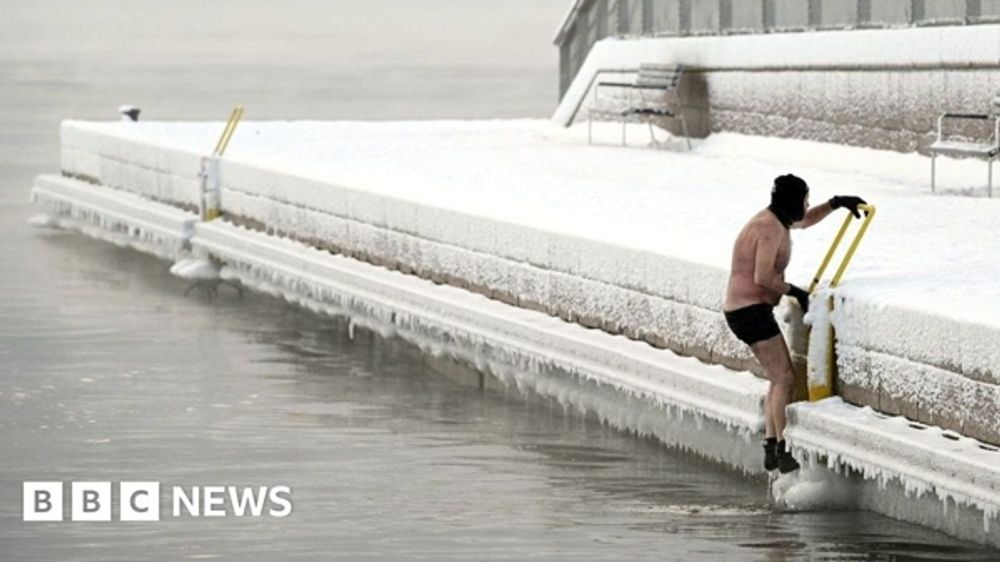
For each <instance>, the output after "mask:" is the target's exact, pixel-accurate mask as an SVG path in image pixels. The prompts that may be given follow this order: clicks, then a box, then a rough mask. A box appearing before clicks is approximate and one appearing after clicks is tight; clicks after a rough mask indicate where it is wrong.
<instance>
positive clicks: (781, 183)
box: [767, 174, 809, 228]
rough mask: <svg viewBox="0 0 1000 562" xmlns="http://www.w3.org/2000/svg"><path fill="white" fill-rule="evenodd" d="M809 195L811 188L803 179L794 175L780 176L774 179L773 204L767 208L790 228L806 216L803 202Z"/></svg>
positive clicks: (772, 189)
mask: <svg viewBox="0 0 1000 562" xmlns="http://www.w3.org/2000/svg"><path fill="white" fill-rule="evenodd" d="M807 195H809V186H808V185H806V182H805V181H804V180H803V179H802V178H800V177H798V176H793V175H792V174H785V175H783V176H778V177H776V178H774V187H772V188H771V204H770V205H769V206H768V207H767V208H768V209H769V210H770V211H771V212H772V213H774V215H775V216H776V217H778V220H779V221H781V224H783V225H785V228H788V227H789V226H791V225H792V223H794V222H798V221H800V220H802V219H803V218H804V217H805V216H806V212H805V209H804V207H803V202H804V201H805V200H806V196H807Z"/></svg>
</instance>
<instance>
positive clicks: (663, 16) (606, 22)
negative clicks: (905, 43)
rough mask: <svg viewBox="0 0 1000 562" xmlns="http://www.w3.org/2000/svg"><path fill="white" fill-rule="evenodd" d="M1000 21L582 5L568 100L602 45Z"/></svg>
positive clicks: (914, 1) (834, 3)
mask: <svg viewBox="0 0 1000 562" xmlns="http://www.w3.org/2000/svg"><path fill="white" fill-rule="evenodd" d="M998 20H1000V1H998V0H578V1H577V2H576V4H575V5H574V7H573V9H572V10H571V11H570V12H569V14H568V16H567V18H566V20H565V21H563V22H560V24H561V25H560V27H559V30H558V33H557V34H556V37H555V41H554V42H555V44H556V46H557V47H558V48H559V49H560V81H559V82H560V89H559V95H560V97H562V96H563V95H564V94H565V93H566V90H567V89H568V88H569V84H570V83H571V82H572V81H573V77H574V76H575V75H576V73H577V72H578V71H579V69H580V67H582V66H583V63H584V61H585V60H586V58H587V53H588V52H589V51H590V48H591V47H592V46H593V45H594V43H595V42H596V41H599V40H600V39H603V38H605V37H632V38H635V37H664V36H674V37H683V36H690V35H732V34H741V33H784V32H801V31H805V32H811V31H816V30H831V29H844V30H846V29H862V28H869V29H870V28H890V27H913V26H936V25H968V24H978V23H989V22H996V21H998Z"/></svg>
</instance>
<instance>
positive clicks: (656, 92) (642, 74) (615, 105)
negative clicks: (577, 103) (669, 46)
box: [587, 63, 691, 150]
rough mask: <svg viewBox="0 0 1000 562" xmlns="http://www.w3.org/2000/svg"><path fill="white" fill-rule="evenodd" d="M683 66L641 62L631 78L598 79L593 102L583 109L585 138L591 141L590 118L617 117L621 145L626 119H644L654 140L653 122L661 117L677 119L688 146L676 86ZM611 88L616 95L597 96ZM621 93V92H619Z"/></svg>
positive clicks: (678, 83) (624, 139) (685, 124)
mask: <svg viewBox="0 0 1000 562" xmlns="http://www.w3.org/2000/svg"><path fill="white" fill-rule="evenodd" d="M683 74H684V68H683V67H681V66H677V65H666V64H648V63H647V64H642V65H639V72H638V74H637V75H636V78H635V81H634V82H598V83H597V85H595V86H594V103H593V104H592V105H591V107H590V109H589V110H588V112H587V141H588V142H589V143H591V144H593V142H594V133H593V129H594V127H593V122H594V120H595V119H597V120H604V121H621V123H622V145H623V146H624V145H625V144H626V142H627V139H626V129H627V125H628V123H630V122H640V123H642V122H645V123H646V124H647V125H649V136H650V137H651V138H652V140H653V142H654V143H655V142H656V135H655V134H654V132H653V123H654V122H656V121H659V120H661V119H664V118H667V119H677V120H679V121H680V122H681V130H682V131H684V140H685V141H686V142H687V147H688V150H690V149H691V137H690V135H689V134H688V128H687V122H686V121H685V120H684V114H683V112H682V111H681V106H680V97H679V95H678V93H677V87H678V85H680V83H681V76H682V75H683ZM608 90H611V91H612V92H613V93H615V94H618V95H612V96H604V97H602V96H601V93H602V91H603V92H607V91H608ZM622 93H624V96H623V95H621V94H622Z"/></svg>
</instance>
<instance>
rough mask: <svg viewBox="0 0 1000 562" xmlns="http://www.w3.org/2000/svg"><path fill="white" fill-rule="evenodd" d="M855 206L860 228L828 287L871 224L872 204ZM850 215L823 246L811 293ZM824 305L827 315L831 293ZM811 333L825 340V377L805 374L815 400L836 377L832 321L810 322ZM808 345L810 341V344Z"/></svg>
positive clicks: (834, 282)
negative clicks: (860, 217) (861, 217)
mask: <svg viewBox="0 0 1000 562" xmlns="http://www.w3.org/2000/svg"><path fill="white" fill-rule="evenodd" d="M858 209H860V210H862V211H865V218H864V220H863V221H862V222H861V228H859V229H858V232H857V234H855V235H854V240H853V241H851V245H850V246H848V248H847V252H846V253H845V254H844V257H843V259H841V261H840V266H839V267H838V268H837V271H836V273H834V275H833V279H831V280H830V287H836V286H837V285H839V284H840V280H841V278H843V276H844V272H845V271H847V266H848V264H850V262H851V258H853V257H854V253H855V252H856V251H857V249H858V246H859V245H860V244H861V239H862V238H863V237H864V235H865V233H866V232H867V231H868V225H870V224H871V222H872V219H874V218H875V207H874V206H873V205H859V206H858ZM853 218H854V215H853V214H848V215H847V216H846V217H844V223H843V224H842V225H841V227H840V230H839V231H838V232H837V236H836V237H834V239H833V243H831V244H830V249H829V250H827V252H826V256H825V257H824V258H823V262H822V263H821V264H820V266H819V269H818V270H817V271H816V275H815V276H814V277H813V280H812V283H811V284H810V285H809V292H810V293H812V292H813V291H814V290H816V288H817V287H818V286H819V283H820V280H821V279H822V277H823V273H824V272H825V271H826V268H827V266H828V265H829V264H830V261H831V260H832V259H833V255H834V254H835V253H836V251H837V247H838V246H840V242H841V240H843V238H844V234H846V232H847V227H848V226H850V224H851V219H853ZM823 304H824V305H825V306H826V307H827V315H829V314H831V313H832V312H833V297H832V296H831V297H829V298H828V299H827V300H826V302H825V303H823ZM816 329H819V331H820V332H821V333H820V334H816V333H815V330H816ZM812 335H820V336H821V337H823V338H824V340H825V346H826V353H825V356H826V371H825V377H822V380H816V378H814V377H812V376H808V377H807V384H808V386H809V401H811V402H815V401H817V400H822V399H824V398H828V397H830V396H831V395H832V394H833V386H834V381H835V380H836V369H837V360H836V349H835V347H834V341H835V339H836V334H835V333H834V329H833V323H831V322H829V321H827V322H826V323H825V325H823V326H814V331H813V334H812ZM810 347H811V344H810ZM807 372H810V375H811V374H812V373H811V368H807Z"/></svg>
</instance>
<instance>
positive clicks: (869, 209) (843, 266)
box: [830, 205, 875, 287]
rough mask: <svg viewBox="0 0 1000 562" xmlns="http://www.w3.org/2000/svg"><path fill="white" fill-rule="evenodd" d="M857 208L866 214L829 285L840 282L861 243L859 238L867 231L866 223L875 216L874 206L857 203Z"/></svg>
mask: <svg viewBox="0 0 1000 562" xmlns="http://www.w3.org/2000/svg"><path fill="white" fill-rule="evenodd" d="M858 208H859V209H861V210H863V211H865V212H866V216H865V218H864V220H863V221H861V228H860V229H858V233H857V234H855V235H854V241H852V242H851V245H850V246H849V247H848V248H847V254H845V255H844V259H843V260H841V262H840V268H839V269H837V273H835V274H834V275H833V279H831V280H830V286H831V287H836V286H837V285H839V284H840V278H841V277H843V276H844V271H846V270H847V265H848V264H849V263H851V258H853V257H854V252H855V251H856V250H857V249H858V245H859V244H861V239H862V238H864V236H865V232H867V231H868V225H869V224H871V222H872V219H873V218H875V207H874V206H872V205H858Z"/></svg>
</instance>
